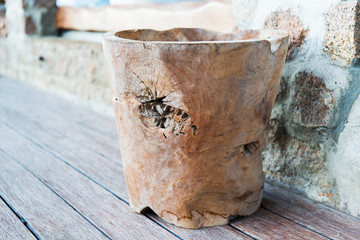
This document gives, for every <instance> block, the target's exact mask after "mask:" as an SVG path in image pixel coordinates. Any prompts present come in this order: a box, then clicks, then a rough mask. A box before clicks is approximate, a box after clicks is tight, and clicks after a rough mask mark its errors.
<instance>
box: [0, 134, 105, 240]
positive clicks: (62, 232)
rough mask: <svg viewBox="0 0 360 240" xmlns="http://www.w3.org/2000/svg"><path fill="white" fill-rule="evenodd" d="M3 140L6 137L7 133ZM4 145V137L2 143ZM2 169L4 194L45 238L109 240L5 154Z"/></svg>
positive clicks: (0, 161)
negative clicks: (85, 237)
mask: <svg viewBox="0 0 360 240" xmlns="http://www.w3.org/2000/svg"><path fill="white" fill-rule="evenodd" d="M1 133H2V132H1ZM1 136H4V135H3V133H2V134H1ZM9 139H11V138H9ZM5 140H6V139H5ZM3 141H4V139H3V137H2V143H3ZM8 142H10V141H8ZM15 150H16V148H15ZM25 154H26V153H25ZM0 166H1V172H0V173H1V174H0V192H1V194H2V195H3V196H4V198H6V199H7V201H9V202H10V203H11V204H12V206H13V207H14V208H15V209H16V210H17V211H18V212H19V213H20V214H21V215H22V216H23V217H24V218H25V219H26V221H27V222H28V223H29V225H30V226H31V227H32V228H33V229H34V230H35V231H36V233H37V234H38V235H39V236H40V237H41V238H43V239H53V238H57V239H81V238H82V237H84V236H87V237H88V238H89V239H107V238H106V237H105V235H103V234H102V233H101V232H100V231H98V230H97V229H96V228H95V227H93V226H92V225H91V224H90V223H89V222H88V221H86V220H85V219H84V218H83V217H81V216H80V215H79V214H78V213H76V212H75V211H74V210H73V209H72V208H71V207H70V206H69V205H67V204H66V203H65V202H64V201H63V200H62V199H61V198H59V197H58V196H56V195H55V194H54V193H53V192H52V191H51V190H50V189H49V188H47V187H46V186H45V185H44V184H43V183H41V182H40V181H39V180H38V179H36V178H35V177H34V176H33V175H31V174H30V173H29V172H27V171H26V170H25V169H24V168H22V167H21V166H20V165H19V164H17V163H16V162H15V161H13V160H11V159H10V158H9V157H8V156H6V155H5V154H4V153H3V152H1V151H0Z"/></svg>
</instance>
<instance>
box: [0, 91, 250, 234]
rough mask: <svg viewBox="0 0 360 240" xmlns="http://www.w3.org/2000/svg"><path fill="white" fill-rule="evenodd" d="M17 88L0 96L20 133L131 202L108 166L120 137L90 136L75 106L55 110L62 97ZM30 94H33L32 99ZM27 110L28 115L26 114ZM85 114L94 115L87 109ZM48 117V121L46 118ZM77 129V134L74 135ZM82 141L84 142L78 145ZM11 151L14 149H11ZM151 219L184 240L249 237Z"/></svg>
mask: <svg viewBox="0 0 360 240" xmlns="http://www.w3.org/2000/svg"><path fill="white" fill-rule="evenodd" d="M2 87H5V84H3V85H2ZM12 88H14V85H12V84H8V85H6V88H2V89H12ZM16 88H17V89H18V90H17V92H18V93H19V96H16V95H13V94H11V93H8V92H0V93H1V96H2V98H0V115H2V116H4V119H3V120H5V121H6V122H7V123H8V124H10V125H11V126H12V127H14V128H15V129H17V130H18V131H19V132H20V133H21V134H23V135H25V136H31V138H32V139H33V140H34V141H36V142H37V143H38V144H40V145H41V146H44V147H45V148H46V149H47V150H49V151H52V152H54V153H56V155H58V156H60V157H62V158H64V159H65V160H66V161H67V162H68V163H70V164H72V165H74V166H76V168H77V169H79V170H80V171H82V172H84V173H86V174H87V175H89V176H90V177H91V178H92V179H94V180H96V181H98V182H99V183H100V184H101V185H102V186H105V187H106V188H107V189H109V190H111V191H112V192H113V193H115V194H116V195H117V196H119V197H121V198H122V199H123V200H125V201H128V197H127V194H126V188H125V179H124V177H123V172H122V167H121V166H116V165H112V164H111V165H109V164H108V163H107V162H108V161H109V160H108V159H107V158H110V157H111V156H112V155H113V154H111V153H109V152H108V150H109V148H108V147H104V144H105V143H106V144H108V145H111V143H112V145H116V146H118V140H117V137H107V138H103V137H104V136H102V134H99V133H97V135H91V137H90V138H87V137H88V134H89V133H86V131H85V130H84V129H80V131H76V130H77V127H75V128H74V126H76V125H74V124H73V122H71V121H69V119H68V117H67V113H69V112H70V113H73V114H75V115H74V116H73V117H75V119H78V118H79V117H81V115H82V113H79V111H76V106H73V107H71V108H69V106H68V107H67V108H61V109H63V112H62V111H60V112H56V111H54V110H53V109H54V106H57V107H56V109H57V110H59V109H60V108H58V106H60V105H61V104H63V102H61V101H60V100H59V101H58V103H56V102H54V101H53V100H54V99H56V98H54V96H51V95H48V96H46V95H45V94H44V93H42V92H40V91H34V89H29V88H26V89H20V90H19V88H20V86H16ZM21 90H23V91H21ZM30 95H31V96H34V97H32V98H29V96H30ZM8 102H12V104H11V106H10V105H9V104H7V103H8ZM45 103H46V104H45ZM49 103H50V104H49ZM39 104H42V107H41V108H39V107H37V106H39ZM25 112H26V114H23V113H25ZM86 115H92V114H89V112H87V114H86ZM45 118H46V120H44V119H45ZM25 123H26V124H25ZM94 124H96V122H94ZM105 126H106V128H111V129H113V131H116V128H115V126H113V125H103V127H105ZM80 127H81V126H80ZM87 131H89V132H92V130H91V129H87ZM60 132H61V133H62V134H63V137H62V136H61V134H59V133H60ZM75 132H76V134H74V133H75ZM106 132H107V131H106ZM44 133H45V134H44ZM92 134H94V132H92ZM97 138H100V139H103V140H104V141H105V142H104V143H103V144H100V145H98V146H97V147H95V150H96V151H95V152H92V151H89V147H94V146H95V143H96V142H97V140H96V139H97ZM63 139H66V141H63ZM79 140H81V141H79ZM79 142H80V143H81V144H79ZM17 144H18V141H17ZM85 147H86V149H87V150H86V151H85V150H84V151H80V152H78V153H76V154H75V156H73V157H72V156H71V153H72V152H74V151H77V150H78V149H81V148H85ZM9 151H11V148H9ZM115 151H117V152H118V151H119V150H118V149H116V150H115ZM24 152H27V151H24ZM64 152H65V153H66V152H67V153H70V154H68V155H67V154H64ZM96 152H100V156H98V157H96V155H98V154H97V153H96ZM79 153H80V154H79ZM103 154H105V155H106V157H107V158H104V157H102V156H101V155H103ZM89 156H94V157H92V158H91V157H89ZM78 161H81V162H88V164H79V163H78ZM99 166H102V167H99ZM119 167H120V168H119ZM99 169H102V171H99ZM109 171H110V172H109ZM111 171H112V172H111ZM101 202H102V200H101ZM87 207H88V208H89V210H90V209H92V208H91V206H87ZM146 215H148V214H146ZM150 218H151V219H153V220H154V221H157V222H159V223H160V224H161V225H163V226H165V227H166V228H167V229H169V230H170V231H171V232H174V233H175V234H177V235H178V236H180V237H181V238H183V239H201V240H203V239H204V240H205V239H214V238H217V239H220V238H221V237H222V236H227V239H248V237H247V236H246V235H244V234H242V233H241V232H239V231H235V230H234V229H232V228H231V227H229V226H225V227H222V228H221V229H218V228H215V229H212V228H207V229H202V230H201V231H188V230H185V229H181V228H177V227H174V226H172V225H170V224H167V223H166V222H163V221H160V219H159V217H157V216H154V215H152V214H150ZM127 220H128V219H122V221H127ZM143 232H146V229H143Z"/></svg>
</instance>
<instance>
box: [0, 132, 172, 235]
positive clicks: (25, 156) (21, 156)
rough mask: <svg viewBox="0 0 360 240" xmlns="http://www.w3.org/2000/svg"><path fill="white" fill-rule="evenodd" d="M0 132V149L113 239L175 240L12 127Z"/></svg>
mask: <svg viewBox="0 0 360 240" xmlns="http://www.w3.org/2000/svg"><path fill="white" fill-rule="evenodd" d="M0 132H1V133H2V135H3V137H4V138H6V139H12V141H11V142H10V141H9V142H6V143H3V144H2V145H1V146H0V149H2V150H3V151H5V152H6V153H8V154H9V155H11V156H12V157H13V158H14V159H16V161H17V162H19V163H20V164H21V165H23V166H24V167H25V168H26V169H28V170H29V171H30V172H32V173H33V174H35V175H36V176H37V177H38V178H39V179H40V180H41V181H43V182H45V183H46V184H47V185H48V186H49V187H50V188H51V189H52V190H53V191H55V192H56V193H57V194H59V195H60V196H61V197H62V199H64V201H66V202H67V203H68V204H69V205H70V206H71V207H72V208H75V209H77V211H79V212H80V213H81V214H82V215H83V216H84V217H85V218H86V219H87V220H88V221H89V222H91V223H92V224H94V225H95V226H97V228H98V229H99V231H101V232H102V233H103V234H104V235H105V236H107V237H110V238H113V239H131V238H136V239H143V238H144V237H145V236H146V237H147V238H148V239H154V240H155V239H164V238H165V239H176V237H175V236H173V235H171V234H170V233H169V232H167V231H164V230H163V229H162V228H161V227H160V226H159V225H157V224H155V223H154V222H151V221H148V219H147V218H146V217H145V216H142V215H139V214H133V212H132V211H131V209H130V208H129V207H128V205H127V204H126V203H124V202H122V201H119V199H117V197H116V196H114V195H113V194H111V193H110V192H108V191H106V190H105V189H104V188H102V187H101V186H99V185H98V184H96V183H94V182H93V181H89V179H88V177H86V176H84V175H82V174H80V173H79V172H78V171H76V170H75V169H74V168H72V167H70V166H69V165H67V164H64V162H63V161H62V160H60V159H58V158H57V157H55V156H54V155H53V154H51V153H49V152H45V151H43V150H42V148H41V147H40V146H39V145H38V144H36V143H34V142H30V141H29V140H28V139H27V138H25V137H23V136H21V135H19V134H17V133H16V132H15V130H12V129H10V128H7V127H6V126H4V127H3V126H0ZM58 144H59V145H60V146H63V144H62V143H58ZM65 151H66V149H65ZM89 157H91V155H90V156H89ZM74 193H76V194H74ZM32 194H36V192H33V193H32Z"/></svg>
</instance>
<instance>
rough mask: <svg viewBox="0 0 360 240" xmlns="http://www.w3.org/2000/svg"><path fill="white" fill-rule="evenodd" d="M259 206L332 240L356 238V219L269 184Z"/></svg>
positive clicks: (358, 230)
mask: <svg viewBox="0 0 360 240" xmlns="http://www.w3.org/2000/svg"><path fill="white" fill-rule="evenodd" d="M262 205H263V206H264V207H266V208H267V209H269V210H271V211H273V212H275V213H277V214H280V215H282V216H284V217H286V218H289V219H292V220H293V221H295V222H297V223H300V224H302V225H304V226H306V227H308V228H310V229H312V230H314V231H317V232H321V233H324V234H326V235H327V236H329V237H330V238H333V239H358V238H359V237H360V219H359V218H356V217H353V216H350V215H347V214H345V213H342V212H339V211H337V210H335V209H332V208H329V207H326V206H324V205H321V204H316V203H314V202H313V201H311V200H309V199H306V198H304V197H301V196H299V195H297V194H293V193H290V192H288V191H285V190H283V189H281V188H279V187H276V186H271V185H269V184H267V185H266V187H265V192H264V199H263V203H262Z"/></svg>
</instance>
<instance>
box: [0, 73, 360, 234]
mask: <svg viewBox="0 0 360 240" xmlns="http://www.w3.org/2000/svg"><path fill="white" fill-rule="evenodd" d="M36 238H37V239H109V238H110V239H201V240H203V239H360V219H358V218H355V217H351V216H348V215H346V214H344V213H341V212H338V211H336V210H333V209H331V208H328V207H325V206H323V205H320V204H316V203H313V202H311V201H310V200H307V199H304V198H302V197H301V196H298V195H296V194H293V193H290V192H287V191H285V190H283V189H281V188H279V187H275V186H271V185H269V184H267V185H266V187H265V192H264V198H263V203H262V207H261V208H260V210H259V211H258V212H256V213H255V214H254V215H252V216H250V217H242V218H237V219H235V220H234V221H232V222H231V224H228V225H226V226H219V227H210V228H204V229H200V230H187V229H182V228H178V227H175V226H173V225H170V224H167V223H166V222H164V221H162V220H161V219H160V218H159V217H157V216H156V215H155V214H154V213H151V212H149V213H146V214H145V215H141V214H136V213H133V212H132V211H131V209H130V207H129V203H128V197H127V195H126V188H125V183H124V177H123V169H122V164H121V158H120V152H119V148H118V139H117V134H116V130H115V122H114V119H112V118H108V117H104V116H102V115H99V114H97V113H95V112H93V111H91V110H89V109H84V108H82V107H79V106H76V105H75V106H74V105H73V104H71V103H70V102H68V101H65V100H63V99H61V98H59V97H56V96H54V95H51V94H47V93H45V92H43V91H40V90H37V89H35V88H33V87H30V86H28V85H26V84H23V83H20V82H17V81H14V80H8V79H5V78H0V239H11V240H12V239H36Z"/></svg>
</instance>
